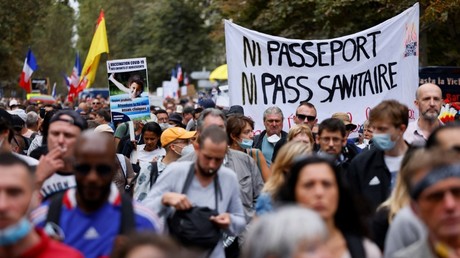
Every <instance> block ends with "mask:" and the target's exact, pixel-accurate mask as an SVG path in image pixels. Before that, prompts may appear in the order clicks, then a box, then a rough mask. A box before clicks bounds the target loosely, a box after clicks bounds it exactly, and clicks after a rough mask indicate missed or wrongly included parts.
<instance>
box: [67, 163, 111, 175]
mask: <svg viewBox="0 0 460 258" xmlns="http://www.w3.org/2000/svg"><path fill="white" fill-rule="evenodd" d="M93 168H94V169H96V172H97V174H98V175H99V176H108V175H110V173H112V167H111V166H110V165H107V164H98V165H95V166H92V165H90V164H78V165H75V166H74V169H75V172H76V173H79V174H81V175H83V176H87V175H88V174H89V172H91V169H93Z"/></svg>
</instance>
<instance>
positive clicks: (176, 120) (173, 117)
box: [169, 113, 182, 125]
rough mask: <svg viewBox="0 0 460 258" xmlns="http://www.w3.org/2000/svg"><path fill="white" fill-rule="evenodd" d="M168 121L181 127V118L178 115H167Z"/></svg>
mask: <svg viewBox="0 0 460 258" xmlns="http://www.w3.org/2000/svg"><path fill="white" fill-rule="evenodd" d="M169 121H172V122H174V123H176V124H179V125H182V116H181V115H179V114H178V113H172V114H171V115H169Z"/></svg>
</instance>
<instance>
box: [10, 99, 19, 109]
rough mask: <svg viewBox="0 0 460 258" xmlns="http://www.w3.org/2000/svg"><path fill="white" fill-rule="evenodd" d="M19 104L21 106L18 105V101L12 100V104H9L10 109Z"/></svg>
mask: <svg viewBox="0 0 460 258" xmlns="http://www.w3.org/2000/svg"><path fill="white" fill-rule="evenodd" d="M18 104H19V103H18V101H17V100H15V99H12V100H10V104H9V106H10V107H11V106H16V105H18Z"/></svg>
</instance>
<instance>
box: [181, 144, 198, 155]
mask: <svg viewBox="0 0 460 258" xmlns="http://www.w3.org/2000/svg"><path fill="white" fill-rule="evenodd" d="M194 151H195V148H194V147H193V144H189V145H187V146H185V147H184V148H182V151H181V152H180V155H181V156H182V157H183V156H186V155H187V154H189V153H192V152H194Z"/></svg>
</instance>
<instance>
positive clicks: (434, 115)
mask: <svg viewBox="0 0 460 258" xmlns="http://www.w3.org/2000/svg"><path fill="white" fill-rule="evenodd" d="M430 111H433V110H432V109H428V110H427V111H425V112H423V113H422V116H423V118H424V119H426V120H429V121H435V120H437V119H438V117H439V112H438V111H437V110H434V111H436V113H433V112H430Z"/></svg>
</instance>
